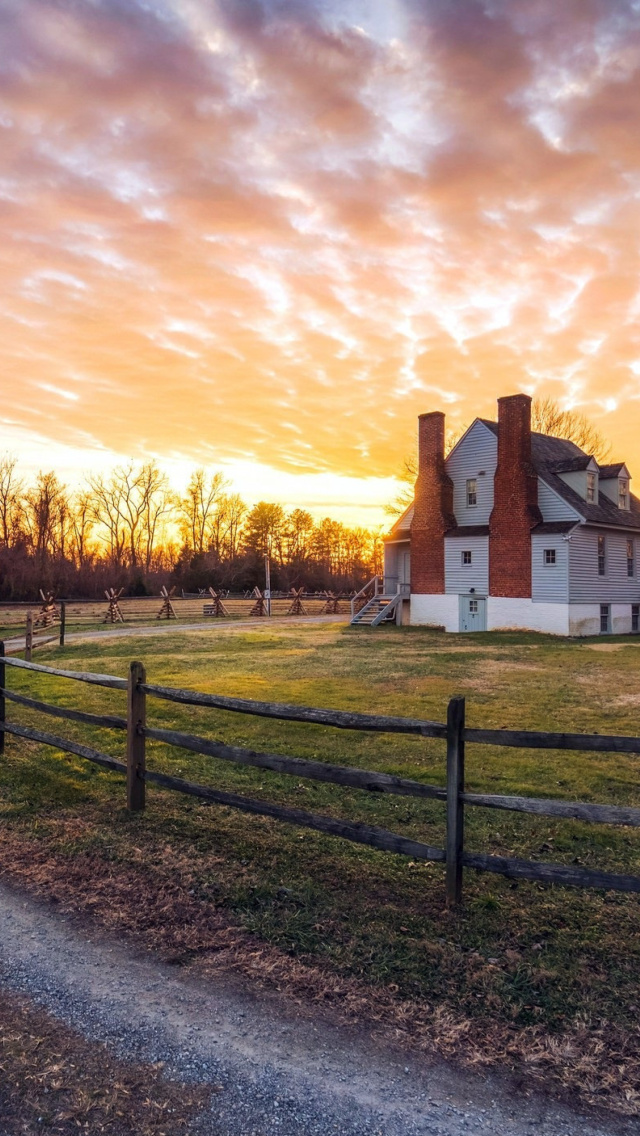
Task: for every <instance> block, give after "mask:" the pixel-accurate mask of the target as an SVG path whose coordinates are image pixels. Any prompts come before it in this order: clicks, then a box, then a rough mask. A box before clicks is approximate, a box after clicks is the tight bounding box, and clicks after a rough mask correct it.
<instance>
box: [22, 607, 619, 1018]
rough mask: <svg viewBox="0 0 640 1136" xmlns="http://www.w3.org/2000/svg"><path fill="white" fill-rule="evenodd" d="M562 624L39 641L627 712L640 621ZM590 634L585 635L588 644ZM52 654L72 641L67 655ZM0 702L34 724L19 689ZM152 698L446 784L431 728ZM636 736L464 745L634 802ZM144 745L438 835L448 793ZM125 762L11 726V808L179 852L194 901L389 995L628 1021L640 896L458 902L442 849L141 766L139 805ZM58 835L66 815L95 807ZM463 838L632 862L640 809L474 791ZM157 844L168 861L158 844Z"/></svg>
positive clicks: (276, 796)
mask: <svg viewBox="0 0 640 1136" xmlns="http://www.w3.org/2000/svg"><path fill="white" fill-rule="evenodd" d="M602 645H603V644H602V641H587V640H585V641H579V642H570V641H563V640H557V639H552V638H550V637H549V638H547V637H544V636H539V635H533V634H530V635H529V634H507V633H505V634H496V633H493V634H491V635H476V636H468V637H464V638H463V637H452V636H445V635H443V634H440V633H438V632H433V631H428V630H422V629H412V628H407V629H401V628H395V627H389V628H381V629H379V630H377V631H373V632H371V631H368V630H364V629H353V628H349V627H344V625H339V624H323V625H318V624H315V625H308V626H302V625H296V626H295V627H292V626H289V627H281V626H271V627H268V626H264V627H260V628H256V630H253V629H252V630H250V631H245V630H242V629H240V628H238V629H237V630H235V631H233V632H229V633H227V634H225V635H219V636H218V635H216V633H215V629H213V630H212V631H211V632H202V633H193V632H192V633H188V632H184V633H182V632H180V631H179V630H176V633H175V635H173V636H171V637H167V636H162V637H160V638H159V639H157V640H153V639H141V640H126V639H121V640H110V641H108V642H106V643H104V644H100V645H99V644H97V643H95V642H93V643H90V644H89V643H87V644H84V645H76V646H71V647H68V648H67V649H66V650H65V651H64V652H61V651H59V650H58V649H57V648H56V649H54V648H47V649H43V650H42V651H41V652H40V653H39V654H38V660H39V661H41V662H47V661H50V662H51V663H52V664H54V665H55V664H58V665H64V666H65V667H68V668H71V669H74V668H77V669H87V670H90V669H93V670H99V671H102V672H107V673H111V674H115V675H121V676H125V675H126V673H127V669H128V663H129V660H130V659H131V658H133V657H137V658H140V659H142V660H143V661H144V663H145V665H146V668H147V675H148V681H149V682H152V683H153V682H157V683H161V684H164V685H175V686H182V687H189V688H191V689H195V690H205V691H212V692H216V693H220V694H229V695H236V696H240V697H247V698H254V699H269V700H277V701H283V702H294V703H300V704H306V705H313V706H322V707H333V708H341V709H347V710H361V711H365V712H374V713H375V712H380V713H389V714H399V715H407V716H412V717H418V716H419V717H425V718H434V719H437V720H439V721H444V719H445V715H446V705H447V700H448V699H449V698H450V697H451V696H452V695H454V694H463V695H465V696H466V698H467V723H468V724H469V725H471V726H485V727H518V728H527V729H553V730H556V729H562V730H573V731H577V732H586V733H588V732H591V731H594V732H601V733H622V734H637V733H638V732H640V731H639V729H638V716H639V711H640V681H639V680H640V644H637V643H636V642H634V641H632V640H628V639H620V640H616V639H613V638H609V639H607V642H606V645H607V646H609V647H615V648H616V649H615V650H609V651H602V650H600V649H599V648H600V647H601V646H602ZM594 648H597V649H594ZM62 660H64V661H62ZM7 671H8V675H9V679H8V682H9V685H10V686H11V687H12V688H14V689H16V690H19V691H22V692H30V693H32V694H33V696H34V697H37V698H41V699H43V700H45V701H55V702H58V703H61V704H64V705H69V706H80V707H82V708H85V709H89V710H92V711H94V712H100V711H102V712H111V713H119V714H122V713H123V707H124V696H123V695H121V694H120V693H118V692H112V691H106V690H102V689H100V688H97V687H88V686H85V685H82V686H80V685H78V684H75V683H70V682H65V681H64V680H58V679H52V678H49V677H48V676H42V675H38V676H34V675H28V674H26V673H25V672H23V671H18V670H16V669H10V668H7ZM9 716H10V717H11V718H13V719H14V720H17V721H21V722H24V723H30V724H36V718H35V717H34V715H32V714H30V713H28V712H26V711H23V710H22V709H19V708H17V707H15V706H10V707H9ZM148 717H149V720H150V721H152V722H153V723H154V724H156V725H164V726H167V727H173V728H177V729H181V730H187V731H188V732H191V733H203V734H205V735H207V736H211V737H216V738H219V739H221V740H224V741H226V742H228V743H232V744H239V745H246V746H249V747H251V748H255V749H264V750H271V751H275V752H281V753H284V754H292V755H297V756H302V757H306V758H312V759H315V760H318V761H330V762H337V763H341V764H349V765H356V766H360V767H363V768H371V769H380V770H385V771H387V772H390V773H397V774H400V775H402V776H408V777H414V778H417V779H418V780H423V781H425V782H428V783H431V784H437V785H444V782H445V770H444V743H443V742H441V741H438V740H431V739H420V738H415V737H400V736H395V735H369V734H360V733H355V732H348V731H339V730H331V729H328V728H322V727H315V726H311V725H305V724H301V723H286V722H278V721H272V720H267V719H259V718H249V717H244V716H241V715H235V714H225V713H222V712H217V711H205V710H200V709H198V708H195V707H179V706H176V705H172V704H169V703H166V702H161V701H159V700H155V699H151V698H150V699H149V700H148ZM38 722H39V724H40V726H41V728H45V729H48V730H50V731H52V732H57V733H63V732H64V733H65V734H66V735H67V736H70V737H74V738H76V739H78V740H80V739H82V740H84V741H85V742H86V743H87V744H90V745H93V746H95V747H96V748H99V749H102V750H103V751H104V752H107V753H110V754H112V755H114V756H121V755H122V751H123V738H122V736H121V735H118V734H116V733H113V732H112V733H109V732H107V731H97V730H92V729H90V728H88V727H85V726H80V725H78V726H75V725H74V724H73V723H61V722H56V721H55V720H54V719H47V721H46V725H44V724H43V719H42V718H40V719H38ZM639 761H640V759H639V758H638V757H636V756H632V755H620V754H618V755H614V754H583V753H560V752H553V751H546V752H545V751H535V750H508V749H503V748H497V747H495V748H494V747H488V746H479V745H476V746H471V745H470V746H468V747H467V787H468V789H469V790H471V791H488V792H494V793H506V794H509V793H514V794H516V793H517V794H525V795H532V796H550V797H557V798H561V799H566V800H584V801H595V802H602V803H611V804H620V805H623V804H627V805H631V804H633V805H636V806H640V788H639V785H638V765H639ZM147 763H148V765H149V766H150V767H152V768H157V769H162V770H164V771H167V772H173V773H176V774H180V775H182V776H184V777H187V778H188V779H190V780H194V781H200V782H202V783H204V784H210V785H214V786H216V787H219V788H222V789H227V790H230V791H235V792H239V793H243V794H245V795H251V796H255V797H263V798H265V799H268V800H272V801H276V802H280V803H283V804H291V805H294V806H297V807H302V808H305V809H308V810H311V811H316V812H324V813H327V814H331V815H333V816H340V817H345V818H350V819H354V820H361V821H364V822H367V823H370V824H376V825H381V826H383V827H386V828H390V829H392V830H394V831H396V832H399V833H401V834H403V835H406V836H411V837H414V838H417V839H420V840H424V841H425V842H427V843H432V844H438V845H440V846H442V844H443V840H444V808H443V806H442V805H441V804H440V803H439V802H433V801H425V802H422V801H417V800H414V799H411V798H399V797H392V796H382V795H380V794H367V793H365V792H362V791H359V790H355V789H353V790H351V789H348V788H342V787H337V786H330V785H322V784H318V783H313V782H303V781H299V780H298V779H296V778H292V777H285V776H280V775H276V774H273V773H270V772H268V771H264V770H257V769H251V768H248V767H236V766H231V765H228V764H226V763H223V762H220V761H217V760H214V759H211V758H206V757H200V756H197V755H195V754H189V753H186V752H184V751H180V750H173V749H169V748H167V747H165V746H161V745H159V744H150V745H149V748H148V756H147ZM123 803H124V787H123V782H122V778H121V777H119V776H117V775H112V774H108V773H105V772H103V771H101V770H100V769H98V768H96V767H94V766H90V765H89V764H87V763H86V762H83V761H82V760H81V759H79V758H78V759H76V758H74V757H71V756H69V755H63V754H61V753H58V752H57V751H54V750H51V749H48V748H46V747H38V746H34V745H30V744H25V743H23V742H19V741H16V740H10V741H8V743H7V751H6V754H5V758H4V760H3V761H2V762H0V808H1V815H2V819H3V823H4V825H5V826H7V828H8V830H9V831H14V832H15V833H16V834H20V835H21V836H22V837H24V836H28V837H29V838H30V839H33V840H37V839H38V836H39V835H41V836H42V837H43V838H44V837H46V838H47V840H49V841H53V845H52V846H53V847H54V848H55V851H56V854H57V855H60V856H64V857H69V858H73V857H76V856H78V855H79V854H81V853H82V854H84V855H87V854H88V855H91V856H94V857H96V858H97V859H99V860H101V861H109V862H111V863H113V864H116V865H126V864H127V863H128V862H129V861H130V860H131V858H132V856H133V855H134V853H135V855H138V853H139V852H140V849H141V848H142V849H144V850H145V855H147V856H148V857H151V859H153V857H161V858H163V863H166V862H169V863H171V859H172V857H173V858H175V860H176V863H177V862H178V861H179V862H180V863H181V864H184V863H185V862H186V863H188V871H189V879H190V884H191V887H192V889H193V892H194V894H195V895H196V897H198V898H199V899H201V900H202V901H203V902H204V903H208V904H213V905H215V906H216V907H219V908H223V909H224V910H226V911H228V912H229V913H230V915H231V916H232V917H233V918H234V919H236V920H238V921H239V922H240V923H241V925H242V926H243V927H244V928H245V929H246V930H248V931H249V932H250V933H251V934H252V935H254V936H255V937H256V938H257V939H260V940H263V941H266V942H268V943H271V944H274V945H276V946H278V947H279V948H281V949H283V950H284V951H286V952H288V953H290V954H291V955H294V956H302V957H304V958H305V959H307V960H314V961H315V962H318V963H320V964H321V965H323V966H325V967H327V968H329V969H330V970H331V971H333V972H335V973H337V974H340V975H342V976H347V977H354V978H357V979H359V980H361V981H363V982H365V983H367V984H369V985H371V986H373V987H379V986H385V987H390V988H391V989H392V990H393V991H394V993H396V994H397V995H398V997H403V998H411V999H424V1000H425V1001H428V1002H429V1003H430V1004H436V1005H440V1006H444V1007H446V1008H450V1009H455V1011H456V1012H458V1013H462V1014H464V1015H465V1016H467V1017H468V1018H470V1019H473V1020H477V1021H480V1022H481V1021H483V1020H487V1021H489V1020H491V1021H493V1022H495V1021H498V1022H502V1023H503V1024H505V1025H507V1024H508V1025H510V1026H518V1027H529V1026H532V1025H537V1026H542V1027H544V1029H545V1030H546V1031H548V1032H551V1033H558V1032H561V1031H563V1030H566V1029H567V1028H569V1027H573V1026H574V1025H575V1023H576V1022H577V1021H579V1020H580V1021H581V1020H584V1021H587V1022H594V1023H595V1022H598V1023H602V1022H603V1021H605V1022H610V1023H612V1024H614V1025H615V1026H618V1027H622V1028H632V1027H635V1025H636V1023H637V1018H638V986H637V975H638V972H639V970H640V945H639V944H640V937H639V936H638V930H639V924H640V920H639V918H638V916H639V905H638V898H637V896H626V895H618V894H614V893H608V894H605V893H603V892H597V891H588V890H577V889H576V890H572V889H568V888H567V889H565V888H559V887H553V888H552V887H546V886H541V885H536V884H533V883H519V884H515V883H512V882H509V881H507V880H505V879H503V878H501V877H495V876H489V875H484V874H482V875H481V874H479V873H475V872H467V873H466V874H465V881H464V891H465V905H464V908H463V910H462V911H461V912H460V913H451V912H447V911H446V910H445V907H444V872H443V868H442V866H441V865H435V864H425V863H414V862H411V861H409V860H408V859H407V858H406V857H400V856H392V855H386V854H383V853H378V852H375V851H373V850H370V849H367V848H363V847H360V846H358V845H353V844H350V843H347V842H345V841H340V840H338V839H333V838H330V837H324V836H322V835H321V834H318V833H313V832H308V831H304V832H302V831H300V830H298V829H294V828H291V827H290V826H287V825H282V824H278V823H276V822H272V821H269V820H266V819H260V818H252V817H248V816H246V815H243V814H239V813H236V812H233V811H232V810H229V809H225V808H217V807H213V808H211V807H206V806H202V805H200V804H194V802H193V801H192V800H191V799H189V798H184V797H180V796H178V795H174V794H169V793H167V792H165V791H163V790H159V789H154V788H153V787H149V789H148V795H147V811H146V813H145V814H144V815H143V816H140V817H133V818H132V817H130V816H128V815H127V813H126V812H125V811H124V809H123ZM87 810H88V815H90V816H91V820H92V823H91V826H90V827H89V828H87V827H86V826H85V827H84V828H83V829H82V830H81V831H80V830H79V832H78V833H77V834H76V835H75V836H72V837H69V827H68V825H67V827H65V823H66V822H68V821H69V820H72V819H73V818H77V817H82V816H83V815H85V814H87ZM466 833H467V835H466V847H467V848H468V849H469V850H471V851H484V852H490V853H494V854H504V855H510V856H518V857H526V858H532V859H540V860H551V861H556V862H561V863H568V864H573V863H579V864H584V865H588V866H592V867H594V868H600V869H602V870H608V871H624V872H632V873H635V874H640V832H638V831H637V830H633V829H624V828H617V829H615V828H610V827H604V826H602V827H601V826H592V825H587V824H584V823H579V822H574V821H555V820H551V819H549V818H536V817H529V816H524V815H518V814H512V813H503V812H496V811H492V810H485V809H468V810H467V813H466ZM167 858H168V860H167Z"/></svg>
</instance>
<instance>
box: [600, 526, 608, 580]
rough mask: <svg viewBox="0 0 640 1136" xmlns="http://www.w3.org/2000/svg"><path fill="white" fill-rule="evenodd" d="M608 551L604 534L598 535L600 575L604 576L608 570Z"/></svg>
mask: <svg viewBox="0 0 640 1136" xmlns="http://www.w3.org/2000/svg"><path fill="white" fill-rule="evenodd" d="M606 551H607V546H606V544H605V539H604V537H603V536H599V537H598V575H599V576H604V575H605V571H606V566H607V565H606Z"/></svg>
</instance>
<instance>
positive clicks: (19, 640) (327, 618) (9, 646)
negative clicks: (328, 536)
mask: <svg viewBox="0 0 640 1136" xmlns="http://www.w3.org/2000/svg"><path fill="white" fill-rule="evenodd" d="M292 623H293V624H296V623H298V624H305V623H348V618H347V616H339V615H302V616H296V615H289V616H285V615H274V616H271V618H270V619H267V618H264V617H263V618H260V617H257V616H256V618H255V619H236V620H233V621H232V622H230V623H221V622H220V620H217V619H215V620H214V619H210V620H208V622H207V623H161V624H158V625H156V624H153V623H151V624H144V625H143V626H137V627H136V626H127V624H122V625H118V626H116V627H109V628H108V629H106V628H105V629H104V630H99V631H70V632H67V634H66V635H65V642H66V643H81V642H83V641H85V640H92V639H93V640H96V639H97V640H103V639H105V640H106V639H128V638H131V637H135V636H144V635H176V634H178V635H179V634H180V633H181V632H182V633H183V634H185V635H188V634H190V633H191V632H192V631H216V632H218V631H222V632H224V631H235V629H236V628H238V627H240V628H243V627H272V626H274V625H278V624H279V625H280V626H290V625H291V624H292ZM57 642H58V635H51V636H50V637H49V638H43V639H40V645H41V646H44V645H45V644H47V645H48V644H49V643H57ZM24 648H25V638H24V635H22V636H17V637H16V638H14V639H6V640H5V650H6V651H7V653H8V654H13V653H15V652H16V651H24Z"/></svg>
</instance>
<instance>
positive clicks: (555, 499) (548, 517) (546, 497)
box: [538, 477, 580, 521]
mask: <svg viewBox="0 0 640 1136" xmlns="http://www.w3.org/2000/svg"><path fill="white" fill-rule="evenodd" d="M538 505H539V507H540V512H541V513H542V519H543V521H579V520H580V515H579V514H578V513H576V511H575V509H572V507H571V505H567V502H566V501H563V499H562V497H561V496H560V495H559V494H558V493H556V491H555V490H554V489H551V488H550V487H549V486H548V485H547V484H546V483H545V482H544V481H543V480H542V478H541V477H539V478H538Z"/></svg>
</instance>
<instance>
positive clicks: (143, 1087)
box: [0, 990, 210, 1136]
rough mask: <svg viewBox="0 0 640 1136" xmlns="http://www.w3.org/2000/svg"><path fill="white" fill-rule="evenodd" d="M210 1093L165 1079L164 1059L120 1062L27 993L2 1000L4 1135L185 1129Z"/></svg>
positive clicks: (116, 1135) (159, 1133)
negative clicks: (29, 998)
mask: <svg viewBox="0 0 640 1136" xmlns="http://www.w3.org/2000/svg"><path fill="white" fill-rule="evenodd" d="M209 1095H210V1092H209V1090H208V1089H207V1088H205V1087H203V1086H200V1085H184V1084H179V1083H178V1082H176V1081H169V1080H166V1079H165V1077H164V1076H163V1069H162V1065H133V1064H131V1063H130V1062H126V1061H120V1060H118V1059H117V1058H115V1057H113V1056H112V1054H110V1053H109V1051H108V1049H107V1048H106V1046H104V1045H102V1044H100V1043H99V1042H87V1041H86V1039H85V1038H83V1037H81V1036H80V1035H79V1034H77V1033H76V1032H75V1031H73V1030H71V1029H69V1028H68V1027H66V1026H64V1025H62V1024H61V1023H60V1022H58V1021H56V1020H55V1019H54V1018H52V1017H51V1016H50V1015H49V1014H47V1013H45V1011H44V1010H42V1009H40V1008H39V1007H36V1006H34V1005H32V1004H31V1003H29V1002H28V1001H27V1000H26V999H25V998H24V997H22V996H20V995H17V994H11V993H8V992H7V991H6V990H3V992H2V1000H1V1001H0V1117H1V1123H2V1132H3V1136H32V1134H33V1136H35V1134H36V1133H41V1132H43V1131H44V1132H51V1133H55V1134H56V1136H71V1134H72V1133H73V1134H74V1136H75V1134H76V1133H78V1132H90V1133H92V1134H93V1133H95V1134H96V1136H97V1134H98V1133H100V1134H102V1136H177V1134H178V1133H180V1132H188V1131H189V1128H190V1123H191V1121H192V1120H193V1119H194V1118H195V1117H196V1116H197V1115H198V1114H199V1113H201V1112H202V1111H203V1109H204V1108H205V1106H206V1104H207V1100H208V1098H209Z"/></svg>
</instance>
